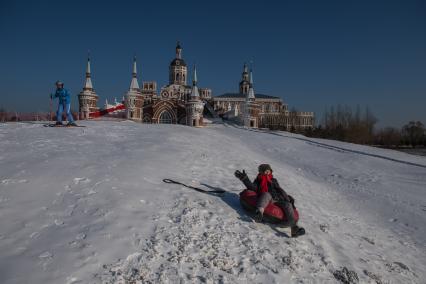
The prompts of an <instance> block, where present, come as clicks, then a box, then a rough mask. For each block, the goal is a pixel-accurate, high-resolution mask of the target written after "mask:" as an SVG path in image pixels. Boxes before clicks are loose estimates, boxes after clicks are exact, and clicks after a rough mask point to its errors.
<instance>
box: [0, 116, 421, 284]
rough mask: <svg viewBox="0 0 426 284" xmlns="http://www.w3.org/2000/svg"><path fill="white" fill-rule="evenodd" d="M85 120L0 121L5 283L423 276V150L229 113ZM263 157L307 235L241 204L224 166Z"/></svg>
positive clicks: (237, 185)
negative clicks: (188, 119) (204, 120)
mask: <svg viewBox="0 0 426 284" xmlns="http://www.w3.org/2000/svg"><path fill="white" fill-rule="evenodd" d="M81 124H84V125H87V126H88V127H86V128H48V127H42V125H40V124H37V123H34V124H31V123H7V124H0V218H1V226H0V251H1V254H0V282H1V283H126V281H127V282H130V281H133V282H132V283H144V282H152V283H178V282H190V283H194V282H195V283H198V282H201V283H216V282H219V283H221V282H222V283H288V282H302V283H311V282H331V283H333V282H336V283H337V282H338V281H339V280H338V279H340V281H345V279H350V280H349V281H354V282H356V279H359V281H360V282H361V283H385V282H394V283H424V281H425V280H424V279H426V268H425V263H426V227H425V224H426V192H425V191H426V157H421V156H413V155H409V154H405V153H402V152H397V151H392V150H386V149H377V148H371V147H367V146H360V145H354V144H348V143H343V142H336V141H330V140H322V139H311V138H306V137H304V136H301V135H296V134H291V133H287V132H268V131H265V130H250V129H243V128H240V127H236V126H232V125H226V124H225V125H224V124H211V125H209V126H208V127H206V128H191V127H186V126H180V125H147V124H138V123H133V122H130V121H122V122H114V121H84V122H81ZM265 162H266V163H269V164H271V166H272V168H273V170H274V176H275V177H276V178H277V179H278V181H279V182H280V184H281V186H282V187H283V188H284V189H285V190H286V191H287V192H288V193H290V194H291V195H293V196H294V197H295V199H296V206H297V207H298V209H299V212H300V214H301V221H300V225H301V226H303V227H305V229H306V231H307V234H306V235H305V236H302V237H300V238H296V239H292V238H288V235H289V229H283V228H277V227H276V226H271V225H268V224H257V223H253V222H252V221H251V219H250V218H249V217H248V216H247V214H246V213H245V212H244V210H242V208H241V206H240V204H239V200H238V193H239V192H240V191H241V190H242V184H241V182H240V181H238V180H237V179H236V178H235V177H234V176H233V173H234V171H235V170H236V169H245V170H246V171H247V172H248V174H249V176H250V177H251V178H253V177H254V176H255V174H256V168H257V165H258V164H260V163H265ZM164 178H169V179H174V180H177V181H180V182H183V183H186V184H189V185H192V186H198V187H202V188H204V189H210V190H212V189H225V190H227V191H228V192H227V193H226V194H224V195H223V196H215V195H208V194H202V193H198V192H195V191H192V190H190V189H188V188H185V187H183V186H179V185H174V184H166V183H163V182H162V179H164ZM345 277H346V278H345Z"/></svg>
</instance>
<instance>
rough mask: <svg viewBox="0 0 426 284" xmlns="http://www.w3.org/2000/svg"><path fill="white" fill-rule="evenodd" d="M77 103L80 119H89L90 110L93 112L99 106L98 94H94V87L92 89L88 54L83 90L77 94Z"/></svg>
mask: <svg viewBox="0 0 426 284" xmlns="http://www.w3.org/2000/svg"><path fill="white" fill-rule="evenodd" d="M78 103H79V117H80V119H89V118H91V117H90V113H91V112H92V113H93V112H96V111H98V110H99V108H98V107H97V103H98V95H97V94H96V92H95V89H93V85H92V79H91V70H90V56H88V57H87V66H86V81H85V83H84V87H83V91H81V92H80V94H78Z"/></svg>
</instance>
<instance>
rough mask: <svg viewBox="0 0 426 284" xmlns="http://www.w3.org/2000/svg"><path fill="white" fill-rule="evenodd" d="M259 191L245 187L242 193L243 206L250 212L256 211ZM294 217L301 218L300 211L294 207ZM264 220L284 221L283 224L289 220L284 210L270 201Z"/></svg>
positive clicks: (272, 221) (264, 213)
mask: <svg viewBox="0 0 426 284" xmlns="http://www.w3.org/2000/svg"><path fill="white" fill-rule="evenodd" d="M256 202H257V193H256V192H255V191H251V190H247V189H245V190H244V191H243V192H241V193H240V203H241V206H242V207H243V208H244V209H246V210H247V211H248V212H249V213H252V214H253V213H254V212H255V211H256ZM294 217H295V218H296V221H298V220H299V212H298V211H297V209H296V208H294ZM263 220H264V221H266V222H269V223H275V224H278V223H282V224H283V225H284V224H285V223H286V222H287V217H286V216H285V213H284V211H283V210H282V209H281V207H279V206H278V205H276V204H275V203H273V202H270V203H269V204H268V206H266V208H265V212H263Z"/></svg>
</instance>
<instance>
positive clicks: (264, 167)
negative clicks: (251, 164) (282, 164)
mask: <svg viewBox="0 0 426 284" xmlns="http://www.w3.org/2000/svg"><path fill="white" fill-rule="evenodd" d="M266 170H270V171H271V172H272V168H271V166H270V165H268V164H261V165H259V167H258V171H259V173H264V172H265V171H266Z"/></svg>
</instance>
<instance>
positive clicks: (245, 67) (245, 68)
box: [244, 62, 248, 73]
mask: <svg viewBox="0 0 426 284" xmlns="http://www.w3.org/2000/svg"><path fill="white" fill-rule="evenodd" d="M244 73H248V67H247V63H246V62H244Z"/></svg>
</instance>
